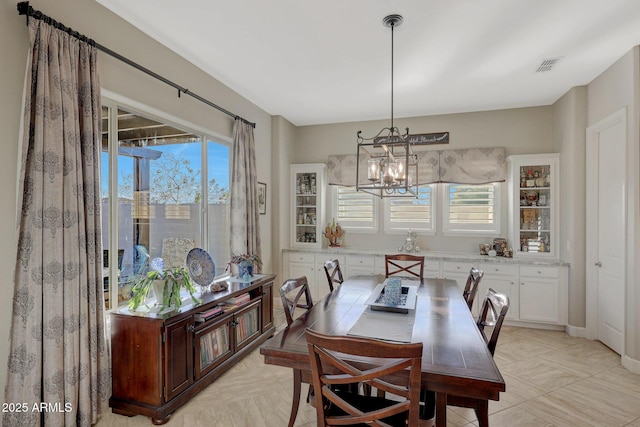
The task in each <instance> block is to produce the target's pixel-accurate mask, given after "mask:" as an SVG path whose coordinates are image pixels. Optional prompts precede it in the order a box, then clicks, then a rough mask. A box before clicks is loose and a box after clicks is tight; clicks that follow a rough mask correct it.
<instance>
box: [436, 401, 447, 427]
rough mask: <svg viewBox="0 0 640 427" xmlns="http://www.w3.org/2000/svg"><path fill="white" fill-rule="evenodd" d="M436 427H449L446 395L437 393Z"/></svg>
mask: <svg viewBox="0 0 640 427" xmlns="http://www.w3.org/2000/svg"><path fill="white" fill-rule="evenodd" d="M436 427H447V394H446V393H436Z"/></svg>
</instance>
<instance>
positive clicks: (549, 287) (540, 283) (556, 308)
mask: <svg viewBox="0 0 640 427" xmlns="http://www.w3.org/2000/svg"><path fill="white" fill-rule="evenodd" d="M387 253H389V254H392V253H397V250H390V251H389V252H387ZM416 255H424V256H425V267H424V275H425V276H426V277H437V278H445V279H454V280H456V281H457V282H458V285H459V286H460V288H461V289H463V288H464V285H465V282H466V279H467V276H468V275H469V270H470V269H471V267H472V266H475V267H477V268H480V269H481V270H483V271H484V277H483V279H482V281H481V282H480V286H479V289H478V297H477V298H476V300H475V302H474V307H473V310H472V311H473V312H474V314H477V312H478V309H479V307H480V303H481V300H482V296H483V295H484V294H485V293H486V292H487V290H488V289H489V288H493V289H494V290H495V291H497V292H501V293H504V294H506V295H508V296H509V299H510V304H511V305H510V307H509V311H508V313H507V319H506V322H505V323H507V324H511V325H519V326H531V327H537V328H546V329H558V330H560V329H563V328H564V327H565V326H566V325H567V324H568V301H569V296H568V287H569V264H568V263H566V262H563V261H560V260H557V259H550V258H540V259H535V258H506V257H500V256H497V257H491V256H485V255H479V254H478V255H476V254H470V253H441V252H421V253H418V254H416ZM329 259H337V260H338V261H339V262H340V267H341V269H342V273H343V276H344V277H345V278H347V277H349V276H355V275H358V274H372V273H373V274H380V275H384V274H385V259H384V252H382V251H380V250H375V251H373V250H367V249H355V248H325V249H315V250H312V249H308V250H303V249H284V250H283V254H282V263H283V265H282V274H283V277H300V276H307V279H308V280H309V286H310V287H311V295H312V297H313V298H314V301H319V300H320V299H321V298H323V297H324V296H325V295H326V294H327V293H328V292H329V287H328V286H327V283H326V282H327V279H326V276H325V273H324V269H323V265H324V262H325V261H327V260H329Z"/></svg>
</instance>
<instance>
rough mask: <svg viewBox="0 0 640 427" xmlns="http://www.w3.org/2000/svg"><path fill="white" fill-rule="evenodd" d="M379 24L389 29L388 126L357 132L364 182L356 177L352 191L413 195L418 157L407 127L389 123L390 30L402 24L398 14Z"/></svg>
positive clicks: (394, 195)
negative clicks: (370, 132)
mask: <svg viewBox="0 0 640 427" xmlns="http://www.w3.org/2000/svg"><path fill="white" fill-rule="evenodd" d="M382 23H383V24H384V26H385V27H389V28H391V126H390V127H387V128H384V129H382V130H381V131H380V132H378V134H377V135H376V136H374V137H373V138H364V137H363V136H362V131H358V134H357V138H358V153H357V158H358V162H357V166H356V167H357V169H358V170H357V173H356V176H357V177H359V176H360V170H359V169H360V162H361V159H367V182H366V183H360V180H359V179H358V178H356V190H357V191H364V192H366V193H370V194H373V195H375V196H378V197H381V198H382V197H417V195H418V183H417V179H418V156H417V155H416V154H415V153H414V152H413V150H412V144H411V142H410V139H409V128H407V129H406V132H405V133H404V134H403V135H402V134H400V131H399V130H398V128H397V127H395V126H394V124H393V30H394V28H395V27H397V26H399V25H400V24H401V23H402V16H401V15H389V16H386V17H385V18H384V19H383V20H382Z"/></svg>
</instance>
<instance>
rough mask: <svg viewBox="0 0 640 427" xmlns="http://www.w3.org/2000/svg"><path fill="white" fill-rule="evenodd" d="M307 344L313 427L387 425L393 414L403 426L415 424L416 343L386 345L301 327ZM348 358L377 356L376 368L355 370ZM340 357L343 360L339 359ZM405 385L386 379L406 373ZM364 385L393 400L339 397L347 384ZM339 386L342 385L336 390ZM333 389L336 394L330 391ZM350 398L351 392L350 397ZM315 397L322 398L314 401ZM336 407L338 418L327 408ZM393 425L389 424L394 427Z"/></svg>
mask: <svg viewBox="0 0 640 427" xmlns="http://www.w3.org/2000/svg"><path fill="white" fill-rule="evenodd" d="M305 334H306V338H307V346H308V349H309V357H310V362H311V370H312V378H313V386H314V390H315V391H316V413H317V425H318V426H325V425H334V424H333V421H335V420H336V419H339V420H340V424H341V425H351V424H359V423H370V425H380V426H382V425H388V424H383V421H381V420H385V419H388V418H389V417H392V416H396V417H402V418H403V420H404V418H406V425H409V426H416V425H418V417H419V410H420V379H421V372H420V369H421V364H422V363H421V362H422V343H407V344H401V343H390V342H386V341H380V340H375V339H369V338H361V337H352V336H335V335H325V334H321V333H318V332H315V331H313V330H311V329H309V328H307V330H306V332H305ZM346 355H352V356H368V357H375V358H379V359H381V360H382V361H381V362H380V364H379V365H375V366H372V367H371V368H368V369H363V368H360V367H356V366H355V365H354V363H353V358H349V357H348V356H346ZM345 356H346V357H345ZM407 370H408V372H409V374H408V377H405V380H406V382H405V383H397V382H396V381H395V380H394V383H393V384H392V383H390V382H388V381H386V378H389V377H390V376H392V375H394V374H395V377H397V373H400V372H406V371H407ZM361 382H363V383H365V384H368V385H370V386H372V387H376V388H378V389H379V390H383V391H385V392H388V393H391V394H395V395H396V396H398V398H397V399H393V400H391V399H383V398H376V397H366V399H365V400H364V402H365V403H366V405H356V404H355V403H353V402H354V401H357V402H359V403H362V402H363V399H364V397H363V396H356V397H358V399H355V400H354V399H348V398H347V397H348V396H347V395H348V393H340V392H339V390H341V389H345V387H344V386H346V385H349V384H358V383H361ZM336 386H343V387H341V388H340V387H336ZM336 389H337V390H338V391H336ZM351 396H352V397H353V394H352V395H351ZM320 399H322V400H321V401H320ZM332 407H333V408H335V407H337V408H340V411H339V413H338V414H336V413H335V411H332V410H331V408H332ZM394 425H395V424H394Z"/></svg>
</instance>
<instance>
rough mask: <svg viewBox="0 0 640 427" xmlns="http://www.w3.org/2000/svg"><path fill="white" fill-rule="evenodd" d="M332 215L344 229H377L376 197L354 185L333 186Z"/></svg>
mask: <svg viewBox="0 0 640 427" xmlns="http://www.w3.org/2000/svg"><path fill="white" fill-rule="evenodd" d="M333 194H334V197H333V200H334V203H333V206H334V209H333V211H334V212H333V217H334V218H335V219H336V222H338V223H339V224H340V226H341V227H342V228H343V229H345V230H357V231H360V232H366V231H371V232H376V231H378V215H377V214H376V213H377V210H378V198H377V197H375V196H373V195H372V194H369V193H365V192H364V191H356V188H355V187H343V186H339V185H336V186H333Z"/></svg>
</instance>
